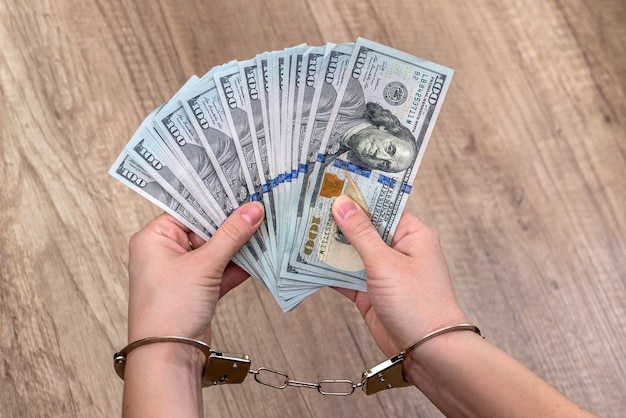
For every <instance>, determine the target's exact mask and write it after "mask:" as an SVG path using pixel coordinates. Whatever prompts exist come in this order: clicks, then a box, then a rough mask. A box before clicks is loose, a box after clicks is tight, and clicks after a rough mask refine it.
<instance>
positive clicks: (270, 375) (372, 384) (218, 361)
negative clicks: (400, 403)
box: [113, 324, 481, 396]
mask: <svg viewBox="0 0 626 418" xmlns="http://www.w3.org/2000/svg"><path fill="white" fill-rule="evenodd" d="M451 331H473V332H475V333H476V334H478V335H481V334H480V330H479V329H478V327H477V326H475V325H472V324H458V325H451V326H448V327H444V328H440V329H438V330H436V331H433V332H431V333H429V334H426V335H425V336H423V337H422V338H420V339H418V340H416V341H415V342H413V343H411V344H410V345H409V346H408V347H407V348H406V349H404V350H403V351H401V352H400V353H398V354H396V355H395V356H392V357H390V358H388V359H387V360H385V361H383V362H382V363H379V364H377V365H375V366H373V367H372V368H370V369H369V370H366V371H364V372H363V375H362V376H361V381H360V382H358V383H354V382H352V381H351V380H348V379H322V380H320V381H318V382H317V383H313V382H303V381H299V380H294V379H290V378H289V376H288V375H287V374H286V373H283V372H279V371H276V370H273V369H270V368H267V367H259V368H258V369H256V370H254V369H251V365H252V361H251V359H250V356H249V355H248V354H234V353H225V352H220V351H214V350H211V348H210V347H209V346H208V345H207V344H206V343H204V342H202V341H199V340H194V339H192V338H187V337H174V336H166V337H148V338H143V339H141V340H137V341H135V342H133V343H131V344H129V345H127V346H126V347H124V348H123V349H122V350H120V351H119V352H118V353H115V355H114V356H113V366H114V368H115V371H116V372H117V374H118V376H119V377H120V378H122V379H124V370H125V368H126V356H128V353H130V352H131V351H132V350H134V349H135V348H138V347H141V346H142V345H146V344H153V343H162V342H175V343H183V344H187V345H191V346H194V347H196V348H197V349H199V350H200V351H202V352H203V353H204V354H205V355H206V361H205V362H204V367H203V369H202V387H209V386H216V385H223V384H233V383H242V382H243V381H244V380H245V379H246V377H247V376H248V374H252V375H254V380H256V381H257V382H258V383H261V384H262V385H265V386H270V387H273V388H276V389H285V388H286V387H288V386H292V387H298V388H309V389H317V391H318V392H319V393H321V394H322V395H334V396H347V395H351V394H353V393H354V390H355V389H356V388H358V387H360V388H361V389H362V390H363V392H365V394H366V395H372V394H374V393H377V392H380V391H382V390H385V389H392V388H399V387H404V386H410V385H411V383H409V382H408V381H407V380H406V379H405V378H404V375H403V373H402V366H403V364H404V359H405V358H406V356H407V355H408V354H409V353H410V352H411V351H412V350H413V349H415V348H416V347H417V346H419V345H420V344H423V343H425V342H426V341H428V340H430V339H431V338H434V337H436V336H438V335H441V334H445V333H447V332H451Z"/></svg>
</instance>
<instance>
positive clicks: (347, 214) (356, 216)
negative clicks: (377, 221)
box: [332, 196, 388, 265]
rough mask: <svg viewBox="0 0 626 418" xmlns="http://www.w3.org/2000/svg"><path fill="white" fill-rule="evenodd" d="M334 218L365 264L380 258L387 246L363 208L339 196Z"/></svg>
mask: <svg viewBox="0 0 626 418" xmlns="http://www.w3.org/2000/svg"><path fill="white" fill-rule="evenodd" d="M332 209H333V218H334V219H335V222H337V226H339V229H341V232H342V233H343V235H345V237H346V238H348V241H350V244H351V245H352V246H353V247H354V248H355V249H356V251H357V252H358V253H359V255H360V256H361V259H362V260H363V263H364V264H366V265H367V264H368V263H370V262H373V261H374V260H376V259H377V258H379V257H380V255H381V251H386V250H387V248H388V247H387V244H385V242H384V241H383V240H382V238H380V235H378V232H377V231H376V228H374V225H372V221H371V220H370V219H369V217H368V216H367V215H366V214H365V212H363V210H362V209H361V207H360V206H359V205H357V204H356V203H355V202H354V201H353V200H352V199H350V198H349V197H347V196H339V197H338V198H337V199H336V200H335V202H334V203H333V208H332Z"/></svg>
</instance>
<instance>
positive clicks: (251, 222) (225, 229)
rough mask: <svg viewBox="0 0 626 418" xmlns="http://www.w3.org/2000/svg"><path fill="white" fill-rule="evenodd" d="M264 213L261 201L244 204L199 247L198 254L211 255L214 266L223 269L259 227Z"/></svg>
mask: <svg viewBox="0 0 626 418" xmlns="http://www.w3.org/2000/svg"><path fill="white" fill-rule="evenodd" d="M264 213H265V212H264V209H263V205H262V204H260V203H259V202H250V203H246V204H245V205H242V206H241V207H240V208H238V209H237V210H236V211H235V212H233V213H232V214H231V215H230V216H229V217H228V218H227V219H226V221H224V223H223V224H222V225H221V226H220V227H219V228H218V229H217V232H216V233H215V235H213V237H212V238H211V239H210V240H209V241H207V243H206V244H204V245H203V246H201V247H200V248H198V250H197V252H198V254H199V255H200V256H206V257H210V259H212V260H214V262H215V263H216V264H214V265H213V267H214V268H216V269H218V270H220V271H223V270H224V269H225V268H226V265H227V264H228V262H229V261H230V259H231V258H233V256H234V255H235V253H236V252H237V251H239V249H241V247H243V245H244V244H245V243H246V242H248V240H249V239H250V237H251V236H252V235H254V233H255V232H256V231H257V229H259V225H261V221H262V220H263V216H264ZM194 252H195V251H194Z"/></svg>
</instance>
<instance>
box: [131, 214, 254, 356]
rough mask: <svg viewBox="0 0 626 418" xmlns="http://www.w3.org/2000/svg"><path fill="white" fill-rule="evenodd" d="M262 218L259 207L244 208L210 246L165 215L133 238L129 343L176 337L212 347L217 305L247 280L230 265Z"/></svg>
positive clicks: (232, 216)
mask: <svg viewBox="0 0 626 418" xmlns="http://www.w3.org/2000/svg"><path fill="white" fill-rule="evenodd" d="M263 214H264V212H263V206H262V205H261V204H259V203H248V204H246V205H243V206H241V207H240V208H238V209H237V210H236V211H235V212H233V214H232V215H231V216H229V217H228V219H227V220H226V221H225V222H224V223H223V224H222V225H221V226H220V228H219V229H218V231H217V233H216V234H215V235H214V236H213V237H212V238H211V239H210V240H209V241H207V242H206V243H204V242H203V241H202V240H201V239H200V238H199V237H198V236H197V235H196V234H194V233H193V232H191V231H190V230H189V229H188V228H186V227H185V226H184V225H182V224H181V223H180V222H178V221H177V220H176V219H174V218H173V217H171V216H170V215H167V214H163V215H161V216H159V217H157V218H156V219H154V220H153V221H152V222H150V223H149V224H148V225H146V226H145V227H144V228H143V229H142V230H141V231H139V232H137V233H136V234H135V235H133V236H132V237H131V240H130V246H129V250H130V256H129V263H128V268H129V277H130V300H129V308H128V334H129V335H128V339H129V341H136V340H138V339H141V338H144V337H152V336H161V335H176V336H183V337H190V338H195V339H200V340H203V341H205V342H206V343H207V344H208V343H210V340H211V333H210V323H211V319H212V318H213V315H214V313H215V306H216V304H217V301H218V299H219V298H220V297H222V296H223V295H224V294H226V293H227V292H228V291H229V290H230V289H232V288H234V287H236V286H237V285H239V284H240V283H241V282H243V281H244V280H245V279H246V278H247V277H248V276H249V274H248V273H246V272H245V271H244V270H242V269H241V268H239V267H238V266H236V265H235V264H234V263H232V262H231V261H230V260H231V258H232V257H233V256H234V255H235V253H236V252H237V251H238V250H239V249H240V248H241V247H242V246H243V245H244V244H245V243H246V242H247V241H248V240H249V239H250V237H251V236H252V235H253V234H254V233H255V231H256V230H257V229H258V227H259V225H260V223H261V221H262V219H263ZM191 244H193V247H194V248H196V249H194V250H193V251H192V247H191Z"/></svg>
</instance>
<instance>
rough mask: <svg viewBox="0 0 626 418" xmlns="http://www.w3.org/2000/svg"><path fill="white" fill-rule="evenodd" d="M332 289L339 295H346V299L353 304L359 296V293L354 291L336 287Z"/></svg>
mask: <svg viewBox="0 0 626 418" xmlns="http://www.w3.org/2000/svg"><path fill="white" fill-rule="evenodd" d="M331 289H333V290H334V291H336V292H337V293H340V294H342V295H344V296H345V297H347V298H348V299H350V300H351V301H352V302H356V296H357V293H358V291H356V290H352V289H346V288H343V287H334V286H332V287H331Z"/></svg>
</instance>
